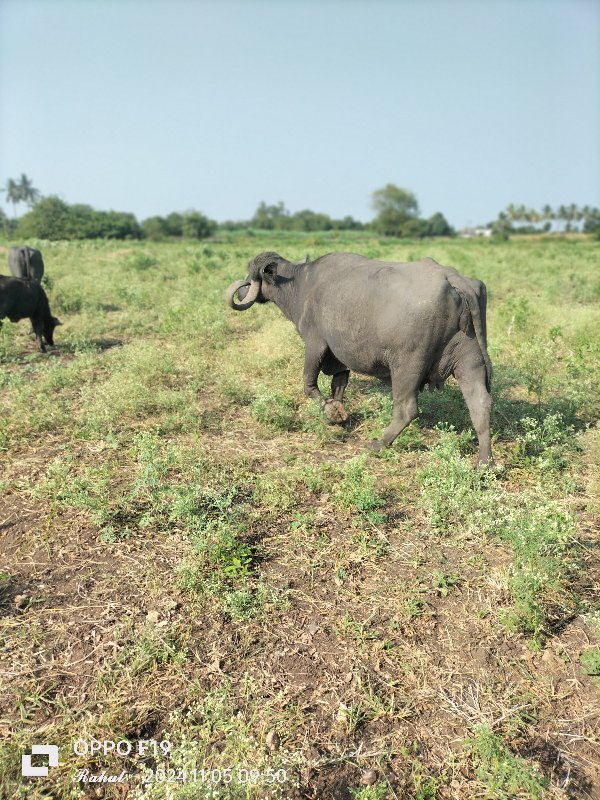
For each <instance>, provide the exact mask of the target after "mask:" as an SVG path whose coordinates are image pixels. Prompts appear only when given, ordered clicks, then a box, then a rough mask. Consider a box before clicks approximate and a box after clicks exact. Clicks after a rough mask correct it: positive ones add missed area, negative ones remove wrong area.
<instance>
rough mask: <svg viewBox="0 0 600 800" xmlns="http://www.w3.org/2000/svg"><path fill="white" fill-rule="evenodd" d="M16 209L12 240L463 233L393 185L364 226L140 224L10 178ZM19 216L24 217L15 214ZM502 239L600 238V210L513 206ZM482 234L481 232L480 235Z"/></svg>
mask: <svg viewBox="0 0 600 800" xmlns="http://www.w3.org/2000/svg"><path fill="white" fill-rule="evenodd" d="M2 191H3V192H5V193H6V199H7V200H8V201H9V202H10V203H11V204H12V206H13V211H14V210H15V208H16V206H17V205H18V204H19V203H25V204H26V205H27V206H29V209H30V210H29V211H28V212H27V213H26V214H24V215H23V216H22V217H20V218H19V219H16V218H14V219H12V220H11V219H9V218H8V217H7V216H6V214H5V213H4V212H3V211H2V210H1V209H0V226H1V227H2V228H3V230H4V232H5V234H6V235H7V236H11V237H14V238H19V239H23V240H26V239H50V240H60V239H148V240H151V241H161V240H165V239H171V238H178V239H205V238H207V237H209V236H213V235H214V234H216V233H217V232H218V231H236V230H248V231H253V230H264V231H298V232H305V233H313V232H319V231H334V230H336V231H361V230H366V231H373V232H375V233H378V234H379V235H382V236H395V237H399V238H410V239H418V238H425V237H434V236H455V235H456V231H455V230H454V229H453V228H452V226H451V225H450V224H449V223H448V221H447V220H446V218H445V217H444V215H443V214H442V213H441V212H439V211H438V212H436V213H435V214H433V215H432V216H431V217H428V218H423V217H421V216H420V211H419V204H418V201H417V197H416V195H415V194H414V193H413V192H411V191H410V190H409V189H403V188H400V187H398V186H396V185H395V184H393V183H388V184H387V185H386V186H384V187H382V188H381V189H377V190H376V191H375V192H373V193H372V195H371V206H372V208H373V209H374V211H375V217H374V218H373V219H372V220H371V221H370V222H360V221H359V220H356V219H354V218H353V217H351V216H345V217H343V218H342V219H334V218H332V217H330V216H329V215H328V214H324V213H320V212H316V211H312V210H310V209H304V210H302V211H297V212H296V213H293V214H292V213H290V212H289V211H288V210H287V209H286V207H285V205H284V204H283V203H282V202H279V203H276V204H274V205H268V204H267V203H264V202H262V203H260V204H259V206H258V208H257V209H256V211H255V212H254V215H253V216H252V217H251V218H250V219H249V220H242V221H231V220H229V221H226V222H222V223H218V222H215V220H212V219H209V218H208V217H207V216H205V215H204V214H203V213H201V212H200V211H195V210H190V211H186V212H183V213H178V212H174V213H172V214H169V215H168V216H166V217H161V216H153V217H149V218H148V219H144V220H143V221H142V222H138V220H137V219H136V217H135V216H134V214H130V213H127V212H120V211H97V210H96V209H94V208H92V206H89V205H83V204H69V203H65V202H64V200H61V199H60V198H59V197H56V196H49V197H41V195H40V192H39V191H38V190H37V189H36V188H35V187H34V186H33V183H32V181H31V180H30V179H29V178H28V177H27V176H26V175H24V174H23V175H21V177H20V179H19V180H12V179H9V180H8V181H7V184H6V186H5V187H3V189H2ZM15 213H16V212H15ZM483 227H484V228H485V229H487V231H488V233H492V234H494V235H495V237H497V238H502V239H507V238H509V236H512V235H513V234H523V233H550V232H567V233H568V232H570V231H583V232H584V233H592V234H595V235H596V236H597V237H598V238H600V210H599V209H597V208H592V207H590V206H584V207H582V208H580V207H579V206H577V205H576V204H574V203H571V204H570V205H562V206H558V207H557V208H556V209H553V208H552V207H551V206H549V205H545V206H544V207H543V208H542V209H541V210H540V211H537V210H535V209H530V208H527V207H526V206H524V205H520V206H517V205H515V204H513V203H511V204H510V205H508V206H507V207H506V209H505V210H504V211H501V212H500V214H499V215H498V218H497V219H496V220H494V221H493V222H490V223H488V224H487V225H486V226H483ZM479 230H481V228H480V229H479Z"/></svg>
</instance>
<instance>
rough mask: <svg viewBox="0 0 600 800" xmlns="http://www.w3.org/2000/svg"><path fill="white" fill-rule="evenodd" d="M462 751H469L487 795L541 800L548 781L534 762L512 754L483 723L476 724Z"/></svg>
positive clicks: (498, 797) (511, 799)
mask: <svg viewBox="0 0 600 800" xmlns="http://www.w3.org/2000/svg"><path fill="white" fill-rule="evenodd" d="M465 750H466V752H467V753H468V754H469V756H470V758H471V761H472V763H473V766H474V768H475V774H476V775H477V778H478V779H479V780H480V781H481V782H482V783H483V784H484V785H485V787H486V789H487V791H488V792H490V796H491V797H494V798H497V799H498V800H514V798H518V797H522V798H527V800H542V798H543V796H544V793H545V789H546V786H547V785H548V781H547V780H546V778H544V776H543V775H542V774H541V773H540V772H539V770H538V768H537V767H535V766H534V765H530V764H528V763H527V762H526V761H525V760H524V759H522V758H520V757H519V756H516V755H514V753H512V752H511V750H509V748H508V747H507V746H506V745H505V744H504V742H503V741H502V739H501V737H500V736H498V735H497V734H495V733H493V732H492V731H491V730H490V728H488V727H487V726H483V725H482V726H478V727H477V728H475V730H474V736H473V738H471V739H468V740H467V741H466V744H465Z"/></svg>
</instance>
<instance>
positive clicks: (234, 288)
mask: <svg viewBox="0 0 600 800" xmlns="http://www.w3.org/2000/svg"><path fill="white" fill-rule="evenodd" d="M242 286H249V287H250V288H249V289H248V292H247V294H246V296H245V297H244V301H243V302H242V303H236V302H235V295H236V294H237V292H238V290H239V289H241V288H242ZM259 292H260V281H247V280H244V281H235V283H232V284H231V286H229V288H228V289H227V291H226V292H225V300H226V302H227V305H228V306H229V307H230V308H233V309H234V310H235V311H245V310H246V309H247V308H250V306H251V305H252V304H253V303H254V301H255V300H256V298H257V297H258V293H259Z"/></svg>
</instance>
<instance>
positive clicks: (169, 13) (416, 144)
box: [0, 0, 600, 227]
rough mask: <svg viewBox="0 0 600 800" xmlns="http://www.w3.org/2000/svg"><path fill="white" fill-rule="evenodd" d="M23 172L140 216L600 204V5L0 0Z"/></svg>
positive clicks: (475, 0)
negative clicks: (412, 199)
mask: <svg viewBox="0 0 600 800" xmlns="http://www.w3.org/2000/svg"><path fill="white" fill-rule="evenodd" d="M22 172H24V173H26V174H27V175H28V176H29V177H30V178H31V179H32V180H33V182H34V185H35V186H36V187H37V188H38V189H40V191H41V192H42V194H44V195H47V194H57V195H59V196H60V197H62V198H63V199H64V200H66V201H67V202H69V203H89V204H91V205H93V206H94V207H95V208H98V209H104V210H108V209H115V210H118V211H132V212H133V213H135V214H136V216H137V217H138V219H140V220H141V219H144V218H145V217H148V216H152V215H154V214H160V215H166V214H168V213H170V212H171V211H184V210H186V209H189V208H196V209H198V210H200V211H203V212H204V213H205V214H207V215H209V216H210V217H212V218H214V219H217V220H220V221H222V220H225V219H248V218H249V217H250V216H252V214H253V213H254V211H255V209H256V207H257V205H258V203H259V202H260V201H261V200H264V201H266V202H267V203H276V202H277V201H279V200H282V201H283V202H284V203H285V205H286V207H287V208H288V209H289V210H291V211H292V212H294V211H299V210H301V209H303V208H311V209H313V210H314V211H323V212H326V213H328V214H330V215H332V216H334V217H340V216H344V215H346V214H351V215H353V216H354V217H356V218H358V219H362V220H368V219H371V218H372V216H373V211H372V209H371V207H370V198H371V193H372V192H373V190H375V189H377V188H379V187H381V186H383V185H385V184H386V183H388V182H392V183H396V184H397V185H399V186H403V187H407V188H409V189H411V190H412V191H414V192H415V194H416V195H417V197H418V200H419V203H420V206H421V211H422V213H423V214H424V215H427V216H429V215H431V214H432V213H434V212H435V211H438V210H439V211H442V212H443V213H444V214H445V215H446V217H447V218H448V220H449V221H450V222H451V223H452V224H454V225H455V226H458V227H461V226H463V225H465V224H467V223H469V224H474V223H484V222H487V221H489V220H491V219H493V218H495V217H496V216H497V213H498V212H499V211H500V210H501V209H503V208H504V207H505V206H506V205H507V204H508V203H510V202H514V203H517V204H520V203H524V204H526V205H527V206H531V207H537V208H540V207H541V206H543V205H544V204H545V203H550V204H551V205H553V206H557V205H560V204H568V203H577V204H579V205H586V204H588V205H595V206H600V2H598V0H467V1H465V0H420V2H408V1H405V0H396V1H395V2H394V0H345V1H343V0H279V2H277V1H276V0H220V2H212V1H209V0H0V183H1V184H2V185H3V186H4V185H5V183H6V180H7V178H9V177H11V178H18V177H19V175H20V174H21V173H22ZM3 200H4V195H2V201H0V202H3ZM5 209H6V210H7V211H9V212H10V209H9V208H8V207H7V206H6V205H5ZM10 213H12V212H10Z"/></svg>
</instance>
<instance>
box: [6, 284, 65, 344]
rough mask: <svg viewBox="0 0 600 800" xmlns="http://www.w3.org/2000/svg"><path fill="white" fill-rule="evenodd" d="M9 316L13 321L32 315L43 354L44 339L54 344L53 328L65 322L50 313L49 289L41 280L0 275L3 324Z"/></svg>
mask: <svg viewBox="0 0 600 800" xmlns="http://www.w3.org/2000/svg"><path fill="white" fill-rule="evenodd" d="M6 317H8V319H9V320H10V321H11V322H18V321H19V320H21V319H25V317H29V319H30V320H31V327H32V328H33V331H34V333H35V339H36V342H37V345H38V348H39V349H40V352H42V353H45V352H46V346H45V344H44V340H45V341H46V342H47V343H48V344H49V345H54V328H55V327H56V326H57V325H62V323H61V322H60V320H58V319H56V317H53V316H52V314H51V313H50V306H49V304H48V298H47V297H46V292H45V291H44V290H43V289H42V287H41V286H40V284H39V283H35V282H34V281H26V280H22V279H21V278H8V277H7V276H6V275H0V327H1V326H2V320H3V319H5V318H6Z"/></svg>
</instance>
